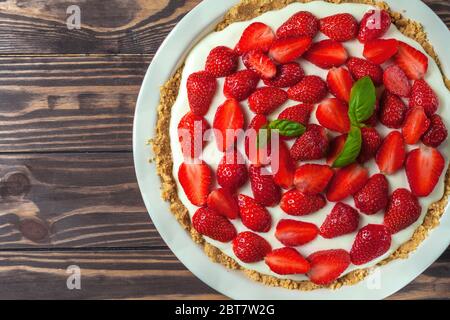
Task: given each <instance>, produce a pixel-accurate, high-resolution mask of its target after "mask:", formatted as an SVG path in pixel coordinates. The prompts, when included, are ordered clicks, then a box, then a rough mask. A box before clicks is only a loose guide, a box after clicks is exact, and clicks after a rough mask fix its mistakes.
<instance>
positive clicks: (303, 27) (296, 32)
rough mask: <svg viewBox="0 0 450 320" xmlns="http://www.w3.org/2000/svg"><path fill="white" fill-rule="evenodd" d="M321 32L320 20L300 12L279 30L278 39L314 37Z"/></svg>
mask: <svg viewBox="0 0 450 320" xmlns="http://www.w3.org/2000/svg"><path fill="white" fill-rule="evenodd" d="M318 31H319V20H317V18H316V17H315V16H314V15H313V14H311V13H309V12H306V11H300V12H297V13H296V14H294V15H293V16H292V17H290V18H289V19H288V20H287V21H286V22H285V23H283V24H282V25H281V27H279V28H278V30H277V37H278V38H280V39H281V38H292V37H309V38H311V39H312V38H314V36H315V35H316V34H317V32H318Z"/></svg>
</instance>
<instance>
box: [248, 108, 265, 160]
mask: <svg viewBox="0 0 450 320" xmlns="http://www.w3.org/2000/svg"><path fill="white" fill-rule="evenodd" d="M267 124H268V121H267V118H266V117H265V116H263V115H261V114H257V115H256V116H255V117H254V118H253V119H252V121H251V122H250V124H249V126H248V128H247V134H246V136H245V154H246V155H247V158H248V159H249V161H250V163H251V164H253V165H254V166H257V167H260V166H263V165H267V164H269V163H270V153H271V147H270V141H269V143H267V144H266V145H264V144H262V143H260V144H258V135H259V131H260V130H261V129H263V128H264V127H265V126H266V125H267Z"/></svg>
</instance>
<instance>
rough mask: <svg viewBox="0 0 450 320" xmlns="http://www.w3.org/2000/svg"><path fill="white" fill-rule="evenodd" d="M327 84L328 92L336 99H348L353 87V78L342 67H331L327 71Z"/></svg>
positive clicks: (346, 100) (347, 100)
mask: <svg viewBox="0 0 450 320" xmlns="http://www.w3.org/2000/svg"><path fill="white" fill-rule="evenodd" d="M327 85H328V89H329V90H330V92H331V93H332V94H333V95H334V96H335V97H336V98H338V99H341V100H344V101H345V102H349V101H350V92H351V91H352V87H353V78H352V75H351V74H350V72H349V71H348V70H347V69H345V68H344V67H340V68H333V69H331V70H330V71H328V76H327Z"/></svg>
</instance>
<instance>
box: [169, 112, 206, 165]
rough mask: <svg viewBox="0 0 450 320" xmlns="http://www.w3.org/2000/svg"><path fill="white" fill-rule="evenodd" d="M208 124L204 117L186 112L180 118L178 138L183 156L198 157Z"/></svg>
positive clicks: (204, 142) (203, 143)
mask: <svg viewBox="0 0 450 320" xmlns="http://www.w3.org/2000/svg"><path fill="white" fill-rule="evenodd" d="M209 128H210V127H209V124H208V122H207V121H206V120H205V118H203V117H200V116H196V115H195V114H193V113H192V112H188V113H186V114H185V115H184V117H183V118H181V120H180V123H179V124H178V128H177V129H178V139H179V141H180V144H181V150H182V152H183V155H184V156H185V157H191V158H198V157H200V155H201V153H202V150H203V147H204V146H205V145H206V141H204V140H203V137H204V135H205V132H206V130H208V129H209Z"/></svg>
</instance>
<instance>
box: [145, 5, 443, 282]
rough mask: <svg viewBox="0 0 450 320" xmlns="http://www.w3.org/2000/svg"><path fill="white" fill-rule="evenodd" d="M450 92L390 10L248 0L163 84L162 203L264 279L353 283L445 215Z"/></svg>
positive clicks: (157, 142) (434, 60)
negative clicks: (166, 204) (169, 206)
mask: <svg viewBox="0 0 450 320" xmlns="http://www.w3.org/2000/svg"><path fill="white" fill-rule="evenodd" d="M334 2H335V3H334ZM449 87H450V84H449V82H448V81H447V79H446V78H445V76H444V75H443V73H442V72H441V70H440V66H439V59H438V57H437V56H436V54H435V53H434V51H433V47H432V45H431V44H430V43H429V42H428V40H427V38H426V34H425V33H424V31H423V30H422V27H421V25H420V24H419V23H417V22H414V21H411V20H408V19H407V18H404V17H402V16H401V15H400V14H398V13H395V12H392V11H391V10H390V9H389V8H388V6H387V5H386V4H385V3H376V4H375V3H374V2H372V1H369V0H367V1H348V3H347V1H326V2H325V1H311V2H309V1H298V2H296V1H281V0H280V1H263V0H247V1H242V3H241V4H239V5H238V6H236V7H234V8H232V9H230V11H229V12H228V13H227V15H226V16H225V18H224V20H223V21H222V22H221V23H220V24H219V25H218V26H217V28H216V31H215V32H213V33H211V34H209V35H208V36H206V37H204V38H203V39H202V40H200V41H199V42H198V43H197V44H196V45H195V46H194V47H193V49H192V50H191V51H190V52H189V54H188V55H187V58H186V60H185V61H184V64H183V67H182V68H180V69H179V70H178V71H177V72H176V73H175V74H174V76H173V77H172V78H171V79H169V81H168V82H167V83H166V84H165V86H164V87H163V88H162V90H161V103H160V106H159V110H158V117H159V118H158V124H157V135H156V138H155V139H154V140H153V147H154V151H155V154H156V162H157V168H158V173H159V175H160V177H161V180H162V190H163V193H162V197H163V199H165V200H167V201H169V202H170V203H171V211H172V212H173V213H174V215H175V217H176V218H177V220H178V221H179V222H180V223H181V224H182V226H183V227H184V228H185V229H186V230H188V231H189V232H190V234H191V236H192V239H193V240H194V241H195V242H197V243H198V244H199V245H201V246H203V247H204V249H205V252H206V254H208V255H209V256H210V257H211V259H213V260H214V261H215V262H219V263H221V264H223V265H225V266H227V267H229V268H232V269H239V270H242V271H243V272H245V273H246V274H247V275H248V276H250V277H251V278H252V279H254V280H256V281H260V282H263V283H265V284H267V285H272V286H282V287H286V288H290V289H301V290H312V289H315V288H320V287H328V288H338V287H340V286H342V285H349V284H354V283H356V282H358V281H360V280H362V279H363V278H364V277H365V276H367V275H368V274H369V273H370V271H371V270H372V269H373V268H375V267H377V266H380V265H382V264H386V263H388V262H390V261H392V260H394V259H398V258H407V257H408V255H409V254H410V253H411V252H413V251H414V250H415V249H416V248H417V247H418V246H419V245H420V243H421V242H422V241H423V240H424V239H425V238H426V235H427V233H428V232H429V231H430V230H431V229H432V228H434V227H436V226H437V225H438V224H439V218H440V217H441V216H442V214H444V211H445V207H446V205H447V195H448V193H449V189H450V188H449V185H450V183H449V179H448V175H446V172H447V169H448V167H449V156H450V154H449V153H450V148H449V144H448V140H447V127H448V124H449V123H450V116H449V115H450V113H449V112H448V110H446V108H447V106H448V103H449V101H450V95H449V89H448V88H449Z"/></svg>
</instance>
